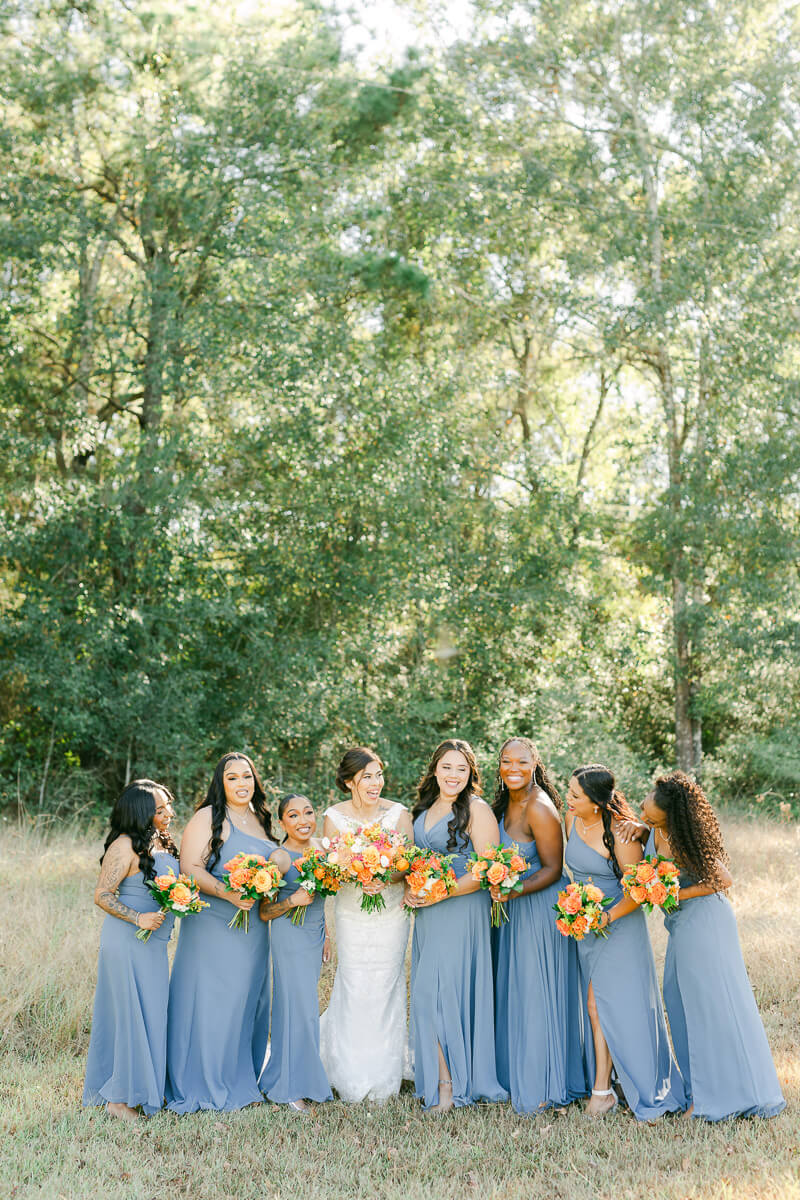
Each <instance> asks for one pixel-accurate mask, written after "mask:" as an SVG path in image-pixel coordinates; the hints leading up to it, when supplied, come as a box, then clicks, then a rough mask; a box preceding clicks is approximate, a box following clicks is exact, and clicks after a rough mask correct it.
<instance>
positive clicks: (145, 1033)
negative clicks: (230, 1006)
mask: <svg viewBox="0 0 800 1200" xmlns="http://www.w3.org/2000/svg"><path fill="white" fill-rule="evenodd" d="M172 803H173V800H172V795H171V794H170V792H169V790H168V789H167V788H165V787H163V786H162V785H161V784H158V783H153V781H152V780H151V779H136V780H134V782H133V783H130V784H128V786H127V787H126V788H125V790H124V792H123V793H122V795H121V796H120V798H119V799H118V800H117V802H116V804H115V805H114V808H113V810H112V812H111V829H110V832H109V834H108V837H107V838H106V842H105V848H104V850H103V857H102V858H101V859H100V862H101V864H102V865H101V870H100V878H99V880H98V883H97V887H96V888H95V893H94V902H95V904H96V905H97V906H98V907H99V908H102V909H103V911H104V912H106V913H108V916H107V917H106V919H105V920H104V921H103V931H102V933H101V935H100V957H99V959H98V963H97V991H96V992H95V998H94V1016H93V1018H92V1036H91V1040H90V1042H89V1056H88V1059H87V1062H86V1083H85V1086H84V1089H83V1103H84V1105H96V1104H105V1106H106V1109H107V1111H108V1112H109V1113H111V1115H112V1116H114V1117H121V1118H122V1119H123V1120H125V1121H136V1120H138V1118H139V1113H138V1112H137V1111H136V1109H137V1106H141V1108H142V1109H143V1111H144V1112H145V1113H146V1114H148V1115H149V1114H150V1113H154V1112H158V1110H159V1109H160V1108H161V1106H162V1105H163V1103H164V1074H165V1071H166V1059H167V996H168V990H169V964H168V962H167V942H168V941H169V936H170V933H171V932H172V925H173V922H174V920H175V918H174V917H173V916H172V914H169V915H167V914H165V913H164V911H163V909H161V908H159V906H158V903H157V901H156V899H155V897H154V896H153V894H152V892H151V891H150V890H149V889H148V888H147V887H146V886H145V880H148V879H154V878H155V876H156V875H162V874H165V873H166V872H167V871H168V870H169V868H170V867H172V869H173V871H174V872H175V874H176V875H177V873H178V859H177V853H178V851H177V849H176V847H175V846H174V845H173V843H172V841H171V839H170V836H169V824H170V821H171V820H172V818H173V816H174V813H173V809H172ZM137 929H149V930H150V937H149V938H148V939H147V941H146V942H142V941H139V939H138V938H137V937H136V930H137Z"/></svg>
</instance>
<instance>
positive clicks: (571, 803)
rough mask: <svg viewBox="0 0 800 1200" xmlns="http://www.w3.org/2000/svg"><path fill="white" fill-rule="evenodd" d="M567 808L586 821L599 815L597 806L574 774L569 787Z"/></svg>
mask: <svg viewBox="0 0 800 1200" xmlns="http://www.w3.org/2000/svg"><path fill="white" fill-rule="evenodd" d="M567 808H568V809H569V811H570V812H571V813H574V814H575V816H576V817H580V819H581V820H582V821H584V822H589V821H591V820H592V818H593V817H596V816H597V808H596V807H595V805H594V804H593V803H592V801H591V800H590V799H589V797H588V796H587V795H586V792H585V791H584V790H583V788H582V787H581V785H580V784H579V783H578V780H577V779H576V778H575V776H574V775H573V776H572V778H571V779H570V781H569V787H568V789H567Z"/></svg>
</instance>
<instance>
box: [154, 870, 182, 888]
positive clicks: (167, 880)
mask: <svg viewBox="0 0 800 1200" xmlns="http://www.w3.org/2000/svg"><path fill="white" fill-rule="evenodd" d="M180 879H183V876H182V875H181V876H180ZM174 882H175V876H174V875H172V874H170V875H156V877H155V880H154V883H155V885H156V887H157V888H158V890H159V891H160V892H164V891H166V889H167V888H168V887H169V886H170V884H171V883H174Z"/></svg>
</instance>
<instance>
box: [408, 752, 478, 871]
mask: <svg viewBox="0 0 800 1200" xmlns="http://www.w3.org/2000/svg"><path fill="white" fill-rule="evenodd" d="M450 750H456V751H458V753H459V754H463V755H464V758H465V759H466V760H467V765H468V767H469V777H468V778H467V782H466V784H465V785H464V787H463V788H462V790H461V791H460V792H459V793H458V795H457V796H456V798H455V800H454V801H453V816H452V819H451V820H450V821H448V823H447V849H448V850H462V849H463V848H464V847H465V846H466V844H467V842H468V840H469V834H468V833H467V828H468V826H469V816H470V801H471V799H472V797H473V796H482V795H483V789H482V787H481V774H480V771H479V770H478V764H477V762H476V760H475V753H474V751H473V749H472V747H471V746H470V744H469V742H465V741H463V740H462V739H461V738H447V740H446V741H444V742H440V743H439V745H438V746H437V747H436V749H435V750H434V752H433V756H432V757H431V761H430V762H429V763H428V765H427V767H426V768H425V774H424V775H423V776H422V779H420V781H419V784H418V785H417V799H416V801H415V803H414V807H413V809H412V810H411V819H412V821H416V819H417V817H418V816H419V815H420V813H424V812H427V811H428V809H429V808H430V807H431V805H433V804H435V803H436V801H437V800H438V799H439V784H438V783H437V782H436V768H437V766H438V764H439V760H440V759H442V758H444V756H445V754H447V753H448V751H450Z"/></svg>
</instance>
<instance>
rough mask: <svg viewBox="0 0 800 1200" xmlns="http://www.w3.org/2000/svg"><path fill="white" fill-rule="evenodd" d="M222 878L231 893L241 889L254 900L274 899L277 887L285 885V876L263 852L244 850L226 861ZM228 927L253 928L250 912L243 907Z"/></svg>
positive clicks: (244, 894) (243, 894) (245, 929)
mask: <svg viewBox="0 0 800 1200" xmlns="http://www.w3.org/2000/svg"><path fill="white" fill-rule="evenodd" d="M222 879H223V882H224V884H225V887H226V889H227V890H228V891H229V892H238V893H239V895H240V896H247V897H248V898H249V899H251V900H274V899H275V897H276V896H277V894H278V889H279V888H282V887H283V876H282V875H281V873H280V871H279V870H278V868H277V867H276V866H275V863H272V862H267V860H266V859H265V858H262V857H261V855H260V854H247V853H245V851H244V850H243V851H241V853H239V854H235V855H234V856H233V858H232V859H231V860H230V861H229V862H226V863H225V866H224V868H223V872H222ZM228 928H229V929H243V930H244V931H245V933H248V932H249V929H250V913H249V912H246V911H245V910H244V909H243V908H239V909H237V910H236V916H235V917H234V918H233V920H232V921H229V922H228Z"/></svg>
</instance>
